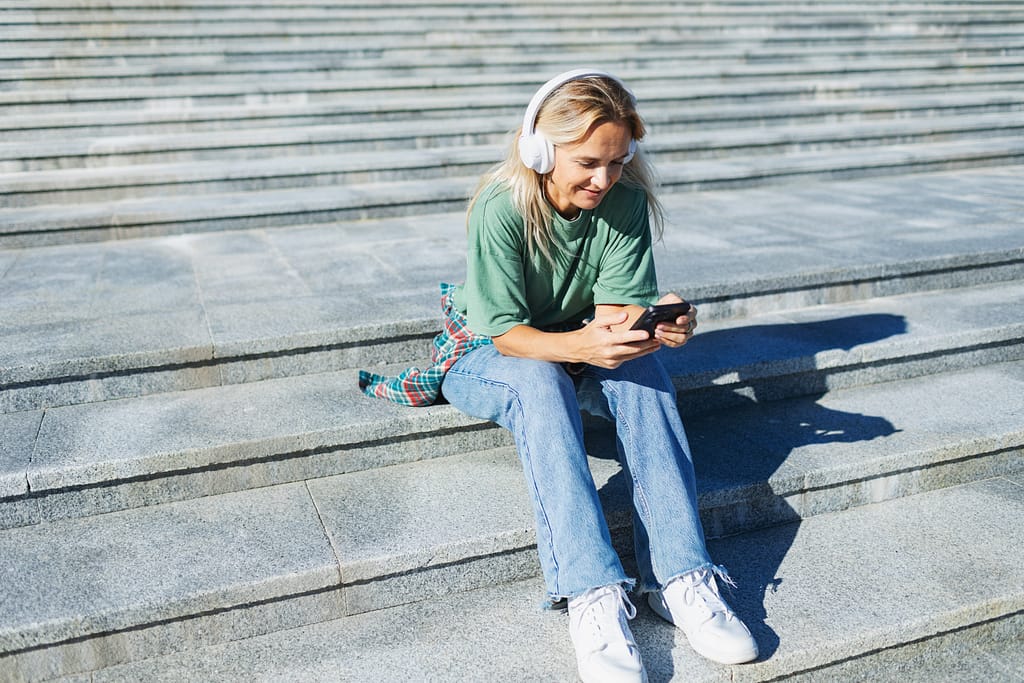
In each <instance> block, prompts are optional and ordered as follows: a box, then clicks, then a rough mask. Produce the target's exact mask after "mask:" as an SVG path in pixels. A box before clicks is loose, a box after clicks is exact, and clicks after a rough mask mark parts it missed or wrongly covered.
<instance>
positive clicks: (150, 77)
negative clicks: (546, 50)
mask: <svg viewBox="0 0 1024 683" xmlns="http://www.w3.org/2000/svg"><path fill="white" fill-rule="evenodd" d="M996 45H997V44H995V43H993V44H992V47H993V48H995V47H996ZM622 59H623V56H622V55H605V56H604V58H603V59H601V60H599V61H598V62H597V63H594V60H593V59H590V58H589V56H588V57H587V59H586V60H585V61H586V63H588V64H594V65H595V66H600V67H604V68H608V69H614V68H615V67H616V66H617V65H619V64H621V63H622ZM434 61H435V64H433V65H430V64H423V63H421V64H419V65H415V66H410V65H407V64H405V63H403V62H401V61H400V62H398V63H392V64H388V63H383V64H373V63H367V64H366V65H365V66H364V67H363V68H361V69H360V68H358V67H357V68H353V65H350V64H348V63H341V64H335V65H330V64H324V63H320V64H316V65H304V64H301V63H299V64H295V63H291V64H290V63H288V62H275V63H274V65H273V66H271V67H269V68H268V67H264V66H261V65H254V64H252V63H250V62H236V63H232V64H227V65H219V66H216V67H213V68H211V65H210V64H209V63H208V61H207V62H206V63H201V64H199V65H198V66H197V67H196V68H194V69H190V68H188V67H187V66H185V65H180V64H176V66H174V67H172V68H168V67H166V66H162V67H161V66H148V65H147V66H146V67H142V68H139V67H135V68H132V67H104V68H101V69H92V68H79V69H76V68H74V67H67V66H62V67H60V68H59V69H57V70H42V71H38V70H32V71H25V70H19V69H15V70H4V71H2V72H0V91H3V92H19V91H30V90H45V89H48V88H51V89H52V88H74V89H85V88H113V87H125V88H134V87H156V86H185V85H193V84H194V85H202V86H208V85H211V84H221V85H228V86H236V85H237V84H239V83H249V84H252V85H253V86H256V85H257V84H260V83H267V82H270V83H273V82H274V81H275V80H276V81H282V80H295V81H301V82H308V83H315V82H318V81H323V82H331V81H336V80H339V79H342V78H352V77H353V76H354V75H356V74H358V76H359V77H360V78H362V79H368V78H372V77H374V76H377V77H379V78H387V77H391V76H393V75H394V74H395V73H396V72H400V73H401V74H402V75H403V76H418V77H431V76H432V77H435V78H441V77H446V76H451V75H453V74H460V73H462V74H465V75H467V76H469V75H472V76H477V75H483V74H494V75H501V74H503V73H507V72H510V71H515V70H524V71H540V70H543V69H546V70H548V71H549V72H550V73H558V72H560V71H565V70H568V69H569V68H572V67H574V66H576V65H578V64H579V63H580V56H575V57H569V56H566V55H565V54H564V53H561V54H560V56H559V57H558V58H557V59H553V58H548V59H537V58H527V59H520V60H518V61H511V62H510V61H509V60H502V61H499V62H497V63H495V64H493V65H487V64H483V65H480V64H471V65H469V66H468V68H467V67H466V66H462V65H460V64H459V63H458V61H457V60H454V59H452V58H451V57H442V58H440V59H435V60H434ZM629 61H630V64H631V67H632V68H634V69H650V68H660V69H665V68H667V67H672V66H676V65H679V66H683V65H685V66H686V68H685V70H684V71H682V75H681V76H680V80H681V81H700V80H707V79H715V78H728V79H729V80H730V81H732V82H739V81H743V80H749V79H760V78H774V79H786V78H794V77H803V78H807V77H813V76H820V75H822V74H833V73H839V74H852V73H887V72H895V73H908V72H910V73H913V72H922V71H926V72H931V73H943V72H954V71H959V70H963V69H970V70H971V71H972V72H974V73H976V74H978V75H981V74H985V73H987V72H999V71H1003V70H1014V69H1019V68H1021V66H1022V65H1024V50H1018V54H1016V55H1014V54H1006V53H1005V52H1003V53H1002V54H996V55H991V56H979V55H974V54H969V55H968V54H963V53H961V52H959V51H957V50H955V49H951V48H948V47H947V49H946V50H945V51H944V52H939V53H937V54H935V55H932V56H914V55H905V56H899V55H886V54H882V55H874V54H872V55H866V56H862V57H851V56H849V55H838V56H828V55H820V54H809V55H808V56H807V57H806V58H805V59H803V60H801V61H794V60H788V61H785V62H770V61H769V62H766V61H763V60H759V61H757V62H754V63H750V62H749V61H748V60H747V59H744V58H743V57H742V56H740V57H734V58H732V59H722V58H719V57H717V56H716V55H713V54H712V55H704V56H703V57H702V58H700V59H699V60H698V59H697V57H696V56H695V55H693V54H692V53H689V52H687V53H683V54H679V55H677V54H673V52H672V51H669V50H658V51H649V52H647V53H640V54H631V55H630V56H629Z"/></svg>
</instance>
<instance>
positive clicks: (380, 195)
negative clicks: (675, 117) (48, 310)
mask: <svg viewBox="0 0 1024 683" xmlns="http://www.w3.org/2000/svg"><path fill="white" fill-rule="evenodd" d="M432 155H433V156H434V158H435V160H436V159H437V158H439V157H442V156H445V155H449V156H458V154H456V153H455V152H446V151H434V152H432ZM492 160H493V157H492V158H491V159H479V160H477V161H475V162H471V163H470V164H469V166H468V168H467V170H464V171H463V173H465V175H459V170H457V167H446V168H442V169H440V170H438V169H436V168H435V167H434V166H432V165H430V164H427V165H426V167H425V172H426V173H428V174H429V175H431V176H434V177H430V178H426V179H424V180H391V181H377V182H374V181H371V182H366V183H356V184H350V185H348V184H325V185H323V186H319V187H316V186H314V187H310V184H311V182H304V183H303V186H300V187H289V188H279V189H262V190H260V191H259V192H243V191H238V190H236V191H234V192H229V193H209V194H205V193H199V194H194V195H188V201H187V202H183V201H182V199H181V197H178V196H156V197H139V198H129V199H121V200H116V201H110V202H99V201H93V202H89V203H83V204H81V205H74V204H45V205H39V206H31V207H22V208H0V246H6V247H8V248H10V247H19V246H30V245H43V244H53V243H65V242H69V241H81V240H97V239H113V238H125V237H132V236H138V237H147V236H154V235H167V234H178V233H182V232H207V231H220V230H240V229H250V228H266V227H288V226H294V225H301V224H303V223H332V222H335V221H338V220H351V219H358V218H366V217H381V216H393V215H412V214H422V213H437V212H443V211H451V210H455V209H457V208H459V207H461V206H464V204H465V202H466V200H467V199H468V196H469V195H470V193H471V192H472V188H473V187H474V186H475V183H476V181H477V180H478V178H479V174H480V173H481V172H482V171H483V170H485V169H486V168H487V167H488V166H489V165H490V161H492ZM1022 160H1024V138H1022V137H1021V136H1019V135H1005V136H1002V137H986V138H980V139H975V140H954V141H948V142H932V143H927V144H916V145H915V144H904V145H881V146H877V147H866V148H851V149H841V150H828V151H811V152H794V153H791V154H787V155H764V154H760V155H753V156H736V157H732V158H724V159H713V158H712V159H697V160H691V161H664V162H662V163H660V164H659V176H660V179H661V182H662V184H663V187H665V188H666V189H667V190H669V191H693V190H698V189H708V188H716V187H749V186H756V185H762V184H765V183H766V182H776V183H777V182H786V181H791V180H794V179H814V178H826V179H827V178H858V177H865V176H873V175H898V174H906V173H914V172H922V171H941V170H948V169H957V168H974V167H992V166H1013V165H1019V164H1020V163H1021V162H1022ZM311 163H315V158H313V161H311ZM298 165H299V166H300V167H301V166H302V164H301V163H300V164H298ZM439 172H441V173H447V174H453V175H451V176H445V175H442V176H440V177H438V175H437V174H438V173H439ZM297 177H299V178H305V179H307V180H308V179H314V180H313V182H315V179H316V178H317V176H316V175H315V174H313V175H309V174H303V172H302V171H301V170H300V176H297ZM324 177H325V178H326V179H327V182H328V183H332V181H333V182H337V181H336V180H335V176H333V175H331V174H328V175H326V176H324ZM255 184H256V185H257V189H258V186H259V182H258V181H257V182H256V183H255Z"/></svg>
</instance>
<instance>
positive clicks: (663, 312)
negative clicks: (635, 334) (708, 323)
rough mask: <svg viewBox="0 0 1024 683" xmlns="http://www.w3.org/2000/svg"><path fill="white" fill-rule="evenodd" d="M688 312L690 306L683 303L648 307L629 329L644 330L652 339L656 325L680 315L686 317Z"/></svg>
mask: <svg viewBox="0 0 1024 683" xmlns="http://www.w3.org/2000/svg"><path fill="white" fill-rule="evenodd" d="M689 310H690V304H689V303H687V302H685V301H683V302H682V303H673V304H661V305H657V306H648V307H647V308H646V309H645V310H644V312H643V313H642V314H641V315H640V317H639V318H637V319H636V322H635V323H633V327H631V328H630V329H631V330H644V331H646V332H647V333H648V334H650V335H651V336H652V337H653V336H654V328H655V327H657V325H658V323H661V322H668V321H669V320H675V319H676V318H678V317H679V316H681V315H686V314H687V313H688V312H689Z"/></svg>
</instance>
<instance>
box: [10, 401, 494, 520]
mask: <svg viewBox="0 0 1024 683" xmlns="http://www.w3.org/2000/svg"><path fill="white" fill-rule="evenodd" d="M366 400H367V401H369V400H371V399H366ZM451 421H452V422H467V421H469V420H467V419H458V420H451ZM511 442H512V440H511V437H510V436H509V434H508V432H506V431H505V430H503V429H500V428H498V427H497V426H495V425H493V424H490V423H474V424H471V425H469V426H466V427H450V428H446V429H439V430H437V431H434V432H420V433H415V434H410V435H407V436H404V437H401V438H395V439H389V440H385V441H383V442H379V441H374V442H368V443H347V444H336V445H332V444H329V443H324V444H318V445H317V446H315V447H308V448H303V449H302V450H299V451H294V452H291V453H280V452H271V453H269V454H268V455H262V456H259V457H256V456H254V453H257V452H259V451H261V450H264V449H262V448H261V445H260V444H259V443H256V442H250V443H245V444H238V445H236V446H235V448H233V449H230V448H228V449H220V452H219V453H217V455H216V456H215V457H210V458H204V459H205V460H219V461H220V464H211V465H206V466H197V467H186V466H185V465H184V464H183V465H182V467H181V468H180V469H179V471H175V472H169V473H168V472H162V473H155V474H153V475H152V476H139V477H133V478H129V479H121V480H111V481H108V482H103V483H102V484H101V485H96V486H80V487H67V488H64V489H52V488H51V489H45V488H43V487H40V486H34V487H33V490H34V493H33V494H32V495H31V496H26V497H22V498H8V499H2V500H0V530H2V529H13V528H17V527H22V526H30V525H33V524H39V523H43V522H50V521H55V520H60V519H72V518H76V517H91V516H93V515H100V514H105V513H108V512H116V511H119V510H129V509H132V508H141V507H148V506H151V505H160V504H163V503H172V502H176V501H183V500H191V499H194V498H201V497H204V496H214V495H219V494H223V493H233V492H236V491H245V490H249V489H253V488H258V487H261V486H273V485H276V484H286V483H290V482H299V481H306V480H310V479H318V478H320V477H329V476H334V475H339V474H346V473H348V472H357V471H361V470H366V469H371V468H376V467H387V466H389V465H395V464H405V463H409V462H414V461H420V460H428V459H431V458H442V457H446V456H449V455H458V454H462V453H467V452H472V451H481V450H488V449H491V448H498V447H502V446H509V445H511ZM186 460H187V458H186V457H185V456H183V457H182V462H183V463H184V462H185V461H186Z"/></svg>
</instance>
